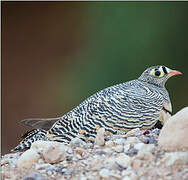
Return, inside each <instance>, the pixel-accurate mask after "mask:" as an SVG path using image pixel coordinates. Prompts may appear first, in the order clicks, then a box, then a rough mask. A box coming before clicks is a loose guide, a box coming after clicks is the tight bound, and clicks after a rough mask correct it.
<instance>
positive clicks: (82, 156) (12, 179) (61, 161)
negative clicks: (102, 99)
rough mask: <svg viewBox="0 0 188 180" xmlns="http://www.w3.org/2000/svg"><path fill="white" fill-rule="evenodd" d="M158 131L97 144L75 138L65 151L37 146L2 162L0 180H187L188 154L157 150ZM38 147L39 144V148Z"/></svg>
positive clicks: (103, 138)
mask: <svg viewBox="0 0 188 180" xmlns="http://www.w3.org/2000/svg"><path fill="white" fill-rule="evenodd" d="M159 133H160V130H159V129H153V130H139V129H135V130H132V131H130V132H128V133H127V134H126V135H111V136H110V135H109V136H105V135H104V129H103V128H101V129H99V131H98V135H97V137H96V139H95V143H85V142H83V141H81V140H80V139H77V138H75V139H74V140H72V141H71V143H70V144H69V145H63V144H62V143H56V144H55V145H53V144H51V142H50V141H49V142H36V143H35V145H34V144H33V146H32V147H31V149H30V150H27V151H26V152H24V153H23V152H16V153H10V154H6V155H4V156H2V158H1V176H2V179H3V180H20V179H24V180H53V179H54V180H63V179H81V180H87V179H91V180H92V179H93V180H101V179H102V180H107V179H110V180H119V179H123V180H188V152H183V151H179V152H165V151H164V150H163V149H160V148H159V147H158V146H157V142H158V135H159ZM37 143H38V144H37Z"/></svg>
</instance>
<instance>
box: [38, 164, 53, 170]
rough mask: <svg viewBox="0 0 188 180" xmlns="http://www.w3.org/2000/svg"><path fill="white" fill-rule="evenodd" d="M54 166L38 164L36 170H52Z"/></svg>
mask: <svg viewBox="0 0 188 180" xmlns="http://www.w3.org/2000/svg"><path fill="white" fill-rule="evenodd" d="M52 167H53V166H52V165H51V164H36V165H35V169H36V170H42V169H47V168H52Z"/></svg>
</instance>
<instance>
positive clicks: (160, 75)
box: [153, 69, 165, 78]
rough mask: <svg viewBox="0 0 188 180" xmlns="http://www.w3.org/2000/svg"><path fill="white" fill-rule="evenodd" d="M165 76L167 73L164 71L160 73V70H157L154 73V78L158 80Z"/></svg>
mask: <svg viewBox="0 0 188 180" xmlns="http://www.w3.org/2000/svg"><path fill="white" fill-rule="evenodd" d="M164 75H165V73H164V72H163V71H160V69H155V70H154V71H153V76H154V77H157V78H161V77H163V76H164Z"/></svg>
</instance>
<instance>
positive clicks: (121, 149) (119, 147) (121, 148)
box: [112, 145, 123, 153]
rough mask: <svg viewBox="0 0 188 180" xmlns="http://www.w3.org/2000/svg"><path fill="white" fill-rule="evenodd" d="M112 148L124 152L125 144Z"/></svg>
mask: <svg viewBox="0 0 188 180" xmlns="http://www.w3.org/2000/svg"><path fill="white" fill-rule="evenodd" d="M112 149H113V150H114V151H115V152H119V153H120V152H123V146H122V145H118V146H115V147H112Z"/></svg>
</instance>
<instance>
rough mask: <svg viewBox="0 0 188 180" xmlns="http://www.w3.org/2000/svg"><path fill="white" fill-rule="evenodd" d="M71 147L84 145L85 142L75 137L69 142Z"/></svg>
mask: <svg viewBox="0 0 188 180" xmlns="http://www.w3.org/2000/svg"><path fill="white" fill-rule="evenodd" d="M70 145H71V147H73V148H76V147H83V148H84V147H86V143H85V142H84V141H82V140H81V139H80V138H78V137H76V138H73V139H72V140H71V142H70Z"/></svg>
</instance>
